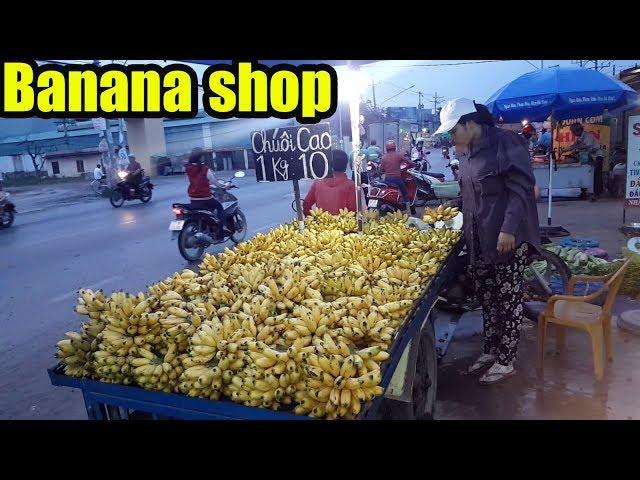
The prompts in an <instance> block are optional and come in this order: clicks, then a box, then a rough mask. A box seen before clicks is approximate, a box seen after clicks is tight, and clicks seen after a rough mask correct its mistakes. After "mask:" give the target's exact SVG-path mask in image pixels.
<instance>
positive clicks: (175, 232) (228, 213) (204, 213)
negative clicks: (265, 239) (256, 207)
mask: <svg viewBox="0 0 640 480" xmlns="http://www.w3.org/2000/svg"><path fill="white" fill-rule="evenodd" d="M244 176H245V173H244V172H242V171H240V172H236V173H235V175H234V176H233V177H231V178H230V179H229V180H227V181H226V182H225V184H224V186H215V187H212V188H211V193H212V195H213V197H214V198H215V199H216V200H217V201H219V202H220V203H221V204H222V207H223V208H224V212H225V217H226V225H225V226H224V229H226V231H225V230H223V236H222V237H220V236H219V235H218V233H217V232H218V224H219V219H218V217H217V215H216V213H215V212H214V211H211V210H202V209H200V208H197V207H192V206H191V205H190V204H184V203H174V204H173V205H172V210H173V213H174V214H175V216H176V218H175V220H172V221H171V223H170V224H169V230H170V231H171V236H172V240H175V239H176V237H177V240H178V250H179V251H180V255H182V258H184V259H185V260H187V261H189V262H196V261H198V260H200V259H201V258H202V255H203V254H204V251H205V250H206V249H207V248H208V247H209V246H211V245H216V244H220V243H224V242H226V241H227V240H229V239H231V241H232V242H233V243H235V244H238V243H240V242H242V241H243V240H244V238H245V236H246V235H247V219H246V217H245V216H244V213H242V210H240V207H238V199H237V198H236V197H235V196H234V195H233V194H231V193H230V192H229V190H232V189H234V188H238V187H237V186H236V185H234V184H233V183H232V181H233V178H234V177H235V178H242V177H244Z"/></svg>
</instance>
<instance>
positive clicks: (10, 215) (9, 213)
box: [0, 192, 16, 228]
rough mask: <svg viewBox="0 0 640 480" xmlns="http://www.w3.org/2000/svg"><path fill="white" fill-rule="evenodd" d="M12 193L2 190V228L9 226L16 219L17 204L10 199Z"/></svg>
mask: <svg viewBox="0 0 640 480" xmlns="http://www.w3.org/2000/svg"><path fill="white" fill-rule="evenodd" d="M10 195H11V194H10V193H7V192H0V228H9V227H10V226H11V225H13V221H14V219H15V214H16V206H15V205H14V204H13V203H12V202H10V201H9V197H10Z"/></svg>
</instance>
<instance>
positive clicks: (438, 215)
mask: <svg viewBox="0 0 640 480" xmlns="http://www.w3.org/2000/svg"><path fill="white" fill-rule="evenodd" d="M459 211H460V210H458V208H457V207H445V206H443V205H440V206H439V207H438V208H425V210H424V216H423V217H422V219H423V220H424V221H425V222H426V223H431V224H434V223H436V222H437V221H439V220H442V221H443V222H446V221H448V220H451V219H453V218H454V217H455V216H456V215H458V212H459Z"/></svg>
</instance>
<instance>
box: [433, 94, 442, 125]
mask: <svg viewBox="0 0 640 480" xmlns="http://www.w3.org/2000/svg"><path fill="white" fill-rule="evenodd" d="M442 100H444V97H439V96H438V92H436V93H435V94H434V95H433V115H434V118H435V115H436V114H437V113H438V106H439V105H440V103H441V102H442ZM433 128H434V130H435V128H436V126H435V121H434V125H433Z"/></svg>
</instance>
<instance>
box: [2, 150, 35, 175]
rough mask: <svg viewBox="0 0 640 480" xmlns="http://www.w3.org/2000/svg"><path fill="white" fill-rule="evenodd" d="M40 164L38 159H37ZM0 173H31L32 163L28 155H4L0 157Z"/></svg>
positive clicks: (32, 169)
mask: <svg viewBox="0 0 640 480" xmlns="http://www.w3.org/2000/svg"><path fill="white" fill-rule="evenodd" d="M37 161H38V163H40V159H37ZM0 171H2V172H3V173H13V172H33V171H34V168H33V162H32V161H31V157H30V156H29V155H28V154H24V155H5V156H2V157H0Z"/></svg>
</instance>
